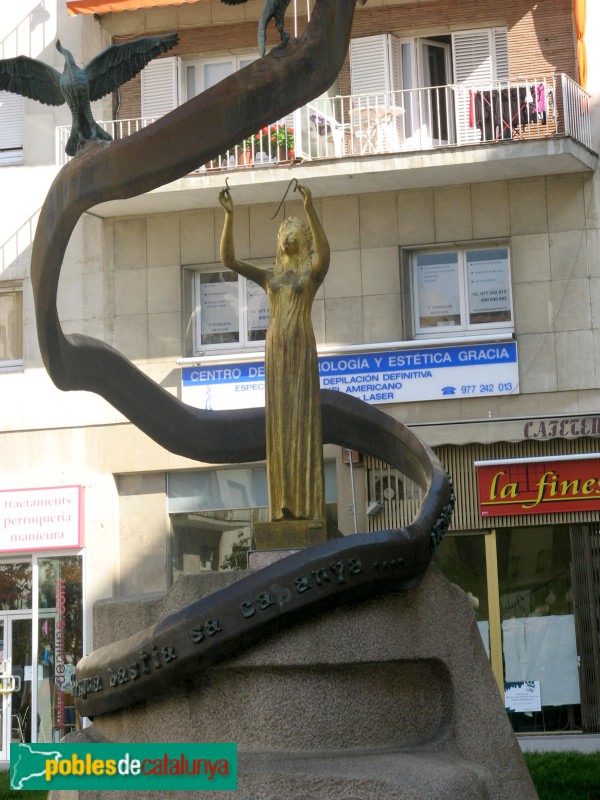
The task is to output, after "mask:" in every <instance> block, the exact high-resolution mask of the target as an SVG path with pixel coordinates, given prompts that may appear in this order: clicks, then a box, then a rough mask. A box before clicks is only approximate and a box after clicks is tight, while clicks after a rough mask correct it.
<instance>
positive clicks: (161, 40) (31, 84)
mask: <svg viewBox="0 0 600 800" xmlns="http://www.w3.org/2000/svg"><path fill="white" fill-rule="evenodd" d="M178 41H179V36H178V35H177V34H176V33H167V34H164V35H163V36H144V37H142V38H141V39H134V41H132V42H123V43H122V44H113V45H111V46H110V47H106V48H105V49H104V50H102V52H100V53H98V55H97V56H94V58H92V60H91V61H90V62H89V63H88V64H86V65H85V66H84V67H78V66H77V64H76V63H75V59H74V58H73V54H72V53H71V52H70V51H69V50H67V49H66V48H65V47H63V46H62V45H61V43H60V41H57V42H56V49H57V50H58V52H59V53H61V54H62V55H63V56H64V59H65V68H64V71H63V73H62V75H61V74H60V72H58V70H56V69H54V67H51V66H50V65H49V64H45V63H44V62H43V61H38V60H37V59H35V58H29V57H28V56H17V57H16V58H7V59H4V60H0V89H4V90H5V91H7V92H13V93H14V94H21V95H23V96H24V97H29V98H31V99H32V100H38V101H39V102H40V103H45V104H46V105H50V106H61V105H62V104H63V103H66V104H67V105H68V106H69V109H70V110H71V115H72V120H73V123H72V128H71V134H70V136H69V139H68V141H67V146H66V147H65V152H66V153H67V155H69V156H74V155H75V153H76V152H77V149H78V148H79V147H81V146H82V145H83V143H84V142H86V141H98V140H104V141H109V142H110V141H112V136H111V135H110V134H109V133H107V132H106V131H105V130H103V129H102V128H101V127H100V126H99V125H98V123H97V122H96V121H95V119H94V118H93V116H92V109H91V107H90V102H93V101H94V100H100V98H101V97H104V96H105V95H107V94H109V92H112V91H113V90H114V89H116V88H117V87H119V86H121V84H123V83H125V82H126V81H129V80H131V78H133V77H134V76H135V75H137V74H138V72H140V71H141V70H142V69H143V68H144V67H145V66H146V64H148V62H149V61H151V60H152V59H153V58H156V57H157V56H159V55H160V54H161V53H166V52H167V51H168V50H171V48H173V47H175V45H176V44H177V42H178Z"/></svg>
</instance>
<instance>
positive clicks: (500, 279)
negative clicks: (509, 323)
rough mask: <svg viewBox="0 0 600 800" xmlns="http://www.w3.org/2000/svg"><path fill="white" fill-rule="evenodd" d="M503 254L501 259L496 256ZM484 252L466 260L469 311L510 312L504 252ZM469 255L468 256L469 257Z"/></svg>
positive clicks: (506, 263)
mask: <svg viewBox="0 0 600 800" xmlns="http://www.w3.org/2000/svg"><path fill="white" fill-rule="evenodd" d="M499 253H500V254H502V253H504V255H503V256H502V255H501V257H498V255H499ZM489 254H490V257H489V258H486V257H485V256H486V251H482V252H481V253H479V254H477V257H475V258H471V257H469V258H468V259H467V280H468V281H469V287H468V292H469V310H470V311H471V313H472V314H482V313H496V312H498V311H510V278H509V270H508V255H507V253H506V251H498V250H492V251H489ZM470 255H471V254H469V256H470Z"/></svg>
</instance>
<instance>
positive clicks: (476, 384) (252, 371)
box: [182, 342, 519, 410]
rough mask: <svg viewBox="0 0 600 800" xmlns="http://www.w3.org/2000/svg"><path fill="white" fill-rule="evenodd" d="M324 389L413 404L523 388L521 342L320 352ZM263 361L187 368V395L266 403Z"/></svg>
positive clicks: (188, 399) (188, 398) (228, 403)
mask: <svg viewBox="0 0 600 800" xmlns="http://www.w3.org/2000/svg"><path fill="white" fill-rule="evenodd" d="M319 374H320V378H321V388H322V389H333V390H334V391H336V392H343V393H344V394H349V395H352V396H353V397H358V398H359V399H360V400H364V401H365V402H367V403H376V404H383V403H410V402H417V401H423V400H440V399H452V398H462V399H464V398H466V397H491V396H494V395H505V394H514V393H516V392H518V382H519V368H518V362H517V344H516V342H501V343H493V344H487V343H486V344H470V345H452V346H447V347H423V348H406V349H402V350H391V351H381V352H371V353H356V354H353V355H340V356H321V357H320V358H319ZM264 389H265V369H264V363H263V362H252V363H243V362H242V363H234V364H222V365H214V366H213V365H210V366H208V365H206V366H194V367H184V368H183V370H182V399H183V401H184V402H185V403H188V404H189V405H191V406H194V407H195V408H204V409H209V410H224V409H234V408H258V407H261V406H264V396H265V395H264Z"/></svg>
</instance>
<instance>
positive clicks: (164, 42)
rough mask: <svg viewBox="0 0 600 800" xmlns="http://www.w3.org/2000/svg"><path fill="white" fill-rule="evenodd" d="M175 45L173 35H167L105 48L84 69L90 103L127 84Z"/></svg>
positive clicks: (175, 41)
mask: <svg viewBox="0 0 600 800" xmlns="http://www.w3.org/2000/svg"><path fill="white" fill-rule="evenodd" d="M178 42H179V36H178V35H177V34H176V33H166V34H164V35H163V36H143V37H142V38H141V39H134V40H133V41H132V42H123V43H122V44H113V45H111V46H110V47H107V48H105V49H104V50H102V52H101V53H98V55H97V56H95V57H94V58H92V60H91V61H90V62H89V63H88V64H86V65H85V67H84V69H85V71H86V73H87V76H88V79H89V82H90V100H99V99H100V98H101V97H104V95H106V94H108V93H109V92H112V91H113V90H114V89H116V88H117V87H118V86H121V85H122V84H123V83H127V81H129V80H131V79H132V78H133V77H134V76H135V75H137V74H138V72H140V71H141V70H142V69H143V68H144V67H145V66H146V64H147V63H148V62H149V61H152V59H153V58H156V57H157V56H159V55H160V54H161V53H166V52H167V51H169V50H170V49H171V48H172V47H175V45H176V44H177V43H178Z"/></svg>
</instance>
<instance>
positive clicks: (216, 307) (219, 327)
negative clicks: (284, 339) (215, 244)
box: [194, 270, 269, 353]
mask: <svg viewBox="0 0 600 800" xmlns="http://www.w3.org/2000/svg"><path fill="white" fill-rule="evenodd" d="M194 319H195V325H194V330H195V337H194V339H195V352H196V353H197V352H199V351H201V350H204V349H205V348H207V347H208V348H236V347H247V346H249V345H252V346H254V347H256V343H257V342H264V340H265V337H266V335H267V327H268V325H269V300H268V298H267V294H266V292H265V291H264V290H263V289H261V287H260V286H258V285H257V284H256V283H254V282H253V281H249V280H246V279H245V278H242V277H241V276H239V275H237V274H236V273H235V272H232V271H231V270H211V271H209V272H200V271H198V272H196V273H195V274H194Z"/></svg>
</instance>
